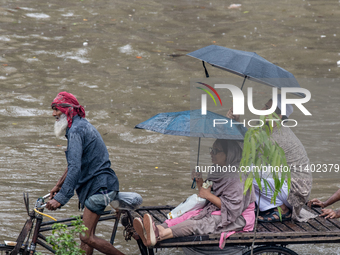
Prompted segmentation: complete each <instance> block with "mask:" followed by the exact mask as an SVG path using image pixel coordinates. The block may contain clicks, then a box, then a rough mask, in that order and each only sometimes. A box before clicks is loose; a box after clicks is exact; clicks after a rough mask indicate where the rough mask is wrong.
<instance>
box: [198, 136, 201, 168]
mask: <svg viewBox="0 0 340 255" xmlns="http://www.w3.org/2000/svg"><path fill="white" fill-rule="evenodd" d="M200 146H201V137H198V151H197V166H198V164H199V161H200Z"/></svg>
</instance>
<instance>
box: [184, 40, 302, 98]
mask: <svg viewBox="0 0 340 255" xmlns="http://www.w3.org/2000/svg"><path fill="white" fill-rule="evenodd" d="M187 55H188V56H190V57H194V58H197V59H200V60H202V62H203V66H204V69H205V73H206V77H209V74H208V71H207V69H206V68H205V64H204V62H207V63H209V64H210V65H212V66H214V67H217V68H220V69H223V70H226V71H228V72H231V73H234V74H236V75H239V76H242V77H244V80H243V84H242V87H241V89H242V88H243V85H244V82H245V80H246V79H250V80H254V81H256V82H259V83H263V84H265V85H268V86H271V87H277V88H279V89H281V88H283V87H298V88H300V85H299V83H298V82H297V80H296V79H295V77H294V75H293V74H292V73H290V72H288V71H287V70H285V69H283V68H281V67H279V66H277V65H275V64H273V63H271V62H269V61H268V60H266V59H264V58H262V57H260V56H259V55H257V54H256V53H255V52H248V51H241V50H233V49H229V48H225V47H222V46H217V45H210V46H207V47H204V48H202V49H199V50H196V51H193V52H190V53H188V54H187ZM294 94H296V95H298V96H300V97H305V95H304V94H302V93H294Z"/></svg>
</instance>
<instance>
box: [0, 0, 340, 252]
mask: <svg viewBox="0 0 340 255" xmlns="http://www.w3.org/2000/svg"><path fill="white" fill-rule="evenodd" d="M231 4H241V7H239V8H236V9H232V8H231V9H230V8H228V7H230V5H231ZM339 14H340V9H339V1H307V0H306V1H303V0H287V1H280V2H275V1H274V2H273V1H267V0H260V1H239V2H231V1H219V0H217V1H198V0H196V1H189V0H186V1H178V0H174V1H168V2H165V1H153V0H141V1H121V0H118V1H103V0H100V1H93V0H83V1H55V0H52V1H22V0H18V1H7V0H1V1H0V24H1V26H0V88H1V90H0V139H1V146H0V172H1V178H0V194H1V195H0V201H1V206H0V243H3V241H4V240H15V238H16V236H17V235H18V233H19V232H20V229H21V227H22V225H23V224H24V222H25V220H26V212H25V208H24V204H23V199H22V193H23V192H29V194H30V197H31V206H33V203H34V199H36V198H37V197H39V196H42V195H45V194H46V193H48V191H49V189H50V188H52V187H53V186H54V184H55V182H56V181H57V180H58V178H59V177H60V176H61V174H62V173H63V171H64V169H65V167H66V162H65V158H64V152H63V151H64V150H65V148H66V140H61V139H56V138H55V137H54V135H53V123H54V119H53V117H52V116H51V114H52V112H51V110H50V103H51V101H52V100H53V98H54V97H55V96H56V95H57V93H58V92H60V91H64V90H65V91H68V92H71V93H73V94H74V95H76V96H77V98H78V100H79V102H80V103H81V104H82V105H84V106H85V109H86V114H87V119H88V120H89V121H90V122H91V123H92V124H93V125H94V126H95V127H96V128H97V129H98V130H99V132H100V133H101V135H102V136H103V139H104V141H105V143H106V145H107V147H108V150H109V153H110V159H111V161H112V168H113V169H114V170H115V172H116V174H117V175H118V177H119V180H120V187H121V190H124V191H135V192H139V193H140V194H141V195H142V196H143V198H144V205H164V204H170V205H177V204H179V203H180V202H182V201H183V200H184V199H185V198H186V197H187V196H189V195H190V194H192V192H194V191H192V190H191V189H190V185H191V180H190V174H189V173H190V156H192V157H191V159H193V158H194V157H195V153H196V147H195V143H196V140H192V139H189V138H187V137H178V136H166V135H162V134H158V133H153V132H147V131H143V130H135V129H134V128H133V127H134V126H135V125H136V124H138V123H140V122H142V121H144V120H146V119H148V118H150V117H152V116H153V115H155V114H157V113H159V112H166V111H181V110H189V109H190V103H191V102H190V101H191V100H192V98H190V80H192V79H202V78H204V71H203V68H202V64H201V62H200V61H198V60H196V59H193V58H190V57H187V56H185V54H186V53H188V52H191V51H194V50H196V49H199V48H202V47H204V46H207V45H210V44H216V45H220V46H225V47H229V48H234V49H239V50H246V51H255V52H256V53H258V54H259V55H260V56H262V57H264V58H266V59H267V60H269V61H271V62H273V63H275V64H277V65H279V66H281V67H283V68H285V69H286V70H288V71H290V72H292V73H293V74H294V75H295V77H296V78H297V79H298V80H299V82H300V85H301V86H302V87H305V88H307V89H309V90H310V91H311V94H312V99H311V101H310V102H309V103H308V104H307V105H306V106H307V108H308V109H309V110H310V111H311V113H312V116H304V115H303V114H302V113H301V112H300V111H299V110H298V109H297V108H295V112H294V114H293V116H294V118H295V119H296V120H298V122H299V124H298V126H297V127H295V128H294V132H295V133H296V135H297V136H298V137H299V138H300V140H301V141H302V143H303V144H304V146H305V148H306V150H307V153H308V155H309V158H310V160H311V162H312V163H315V164H317V163H320V164H340V160H339V140H340V139H339V138H340V137H339V136H340V132H339V124H340V117H339V115H340V113H339V111H340V110H339V100H340V92H339V79H338V77H339V74H340V68H339V67H338V66H337V61H339V60H340V51H339V46H340V42H339V38H340V31H339V24H340V18H339V17H340V16H339ZM208 70H209V73H210V75H211V77H219V78H225V79H229V78H230V79H234V78H235V77H234V76H233V75H232V74H229V73H227V72H225V71H222V70H218V69H214V68H213V67H210V66H208ZM239 79H240V80H239V82H240V84H241V82H242V79H241V78H239ZM246 86H252V85H251V84H250V83H249V84H246ZM254 91H255V95H256V96H255V101H256V104H258V105H261V104H263V103H265V101H266V99H267V98H268V97H270V93H271V90H270V88H269V87H267V86H264V85H259V86H255V85H254ZM223 107H225V108H224V109H219V111H220V113H222V114H223V112H224V113H225V112H226V111H227V109H229V107H231V101H230V102H229V104H228V103H226V104H225V105H224V106H223ZM293 116H292V117H293ZM246 117H248V118H251V115H249V114H248V115H247V116H246ZM212 142H213V140H208V139H207V140H206V141H204V142H203V146H202V151H201V153H202V154H201V155H202V157H201V160H202V161H201V162H205V163H207V164H208V163H209V154H208V153H207V152H208V147H209V146H210V145H211V144H212ZM204 152H206V154H204ZM338 188H340V185H339V178H338V173H336V172H334V171H332V172H329V171H328V172H327V173H315V174H314V184H313V190H312V196H313V197H319V198H322V199H325V198H327V197H328V196H329V195H330V194H332V193H333V192H335V191H336V190H337V189H338ZM337 206H338V205H337V204H335V205H334V208H337ZM77 214H80V212H78V211H77V199H76V197H73V198H72V199H71V201H70V202H69V203H68V204H67V205H66V206H64V207H63V208H62V209H61V210H59V211H57V212H52V213H51V215H52V216H54V217H56V218H58V219H60V218H64V217H68V216H70V215H77ZM112 225H113V223H112V222H104V223H101V224H100V225H99V227H98V230H97V233H98V235H99V236H101V237H104V238H109V236H110V228H111V227H112ZM122 230H123V229H122V227H119V229H118V233H117V238H116V242H115V243H116V244H115V245H116V247H118V248H119V249H120V250H122V251H123V252H125V253H126V254H139V252H138V250H137V246H136V243H135V242H133V241H130V242H128V243H126V242H125V240H124V238H123V237H122ZM291 248H293V249H294V250H295V251H296V252H298V253H299V254H337V253H339V251H340V249H339V246H338V245H336V244H334V245H298V246H292V247H291ZM158 253H159V254H174V253H178V254H182V251H181V250H177V249H168V250H162V251H159V252H158Z"/></svg>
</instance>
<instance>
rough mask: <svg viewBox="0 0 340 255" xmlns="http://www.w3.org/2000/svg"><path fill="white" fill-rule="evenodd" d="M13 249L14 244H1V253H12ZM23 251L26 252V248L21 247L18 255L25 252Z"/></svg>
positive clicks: (1, 254) (3, 254)
mask: <svg viewBox="0 0 340 255" xmlns="http://www.w3.org/2000/svg"><path fill="white" fill-rule="evenodd" d="M13 249H14V246H10V245H6V244H0V255H7V254H10V253H11V251H12V250H13ZM23 252H24V249H20V251H19V253H18V255H21V254H23Z"/></svg>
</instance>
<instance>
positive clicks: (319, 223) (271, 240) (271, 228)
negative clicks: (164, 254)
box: [135, 206, 340, 248]
mask: <svg viewBox="0 0 340 255" xmlns="http://www.w3.org/2000/svg"><path fill="white" fill-rule="evenodd" d="M173 208H174V207H172V206H144V207H140V208H139V209H137V210H135V213H136V216H140V217H143V215H144V214H145V213H149V214H150V215H151V216H152V217H153V219H154V221H155V222H156V224H161V223H163V222H164V220H165V219H166V215H167V213H169V212H170V211H171V210H172V209H173ZM305 209H306V210H308V211H310V212H313V213H315V214H316V215H319V214H320V213H321V209H320V208H315V207H314V208H312V209H310V208H307V207H306V208H305ZM253 238H254V232H247V233H245V232H242V233H236V234H234V235H232V236H230V237H229V238H228V239H227V240H226V245H230V246H232V245H243V246H250V245H251V244H252V242H253ZM219 240H220V236H219V235H201V236H186V237H180V238H172V239H168V240H164V241H162V242H159V243H157V245H156V246H155V248H168V247H183V246H197V245H217V244H218V243H219ZM255 243H256V244H257V245H270V244H276V245H280V244H281V245H287V244H303V243H305V244H306V243H340V221H339V220H337V219H325V218H323V217H319V216H318V217H316V218H314V219H310V220H309V221H308V222H304V223H298V222H293V221H285V222H273V223H259V224H258V226H257V233H256V240H255Z"/></svg>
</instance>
